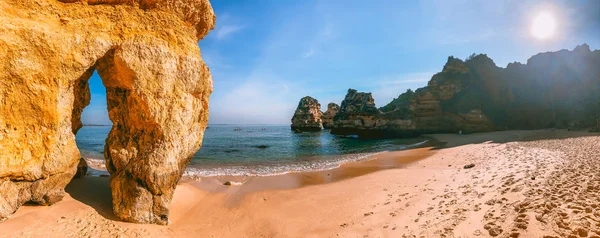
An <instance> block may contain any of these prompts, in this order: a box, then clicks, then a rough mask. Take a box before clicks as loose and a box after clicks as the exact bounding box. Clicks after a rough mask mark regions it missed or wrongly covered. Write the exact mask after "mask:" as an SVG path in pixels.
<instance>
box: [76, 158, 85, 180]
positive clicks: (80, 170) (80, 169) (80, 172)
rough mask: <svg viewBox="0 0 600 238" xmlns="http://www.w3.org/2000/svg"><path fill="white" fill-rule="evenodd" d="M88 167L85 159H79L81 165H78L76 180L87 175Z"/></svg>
mask: <svg viewBox="0 0 600 238" xmlns="http://www.w3.org/2000/svg"><path fill="white" fill-rule="evenodd" d="M87 171H88V165H87V162H86V161H85V159H84V158H81V159H79V163H78V164H77V172H75V176H73V178H74V179H76V178H83V177H85V175H86V174H87Z"/></svg>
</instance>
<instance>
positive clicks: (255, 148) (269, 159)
mask: <svg viewBox="0 0 600 238" xmlns="http://www.w3.org/2000/svg"><path fill="white" fill-rule="evenodd" d="M109 131H110V126H86V127H83V128H82V129H81V130H79V132H78V133H77V137H76V140H77V146H78V147H79V150H80V151H81V155H82V156H83V157H86V158H94V159H104V158H103V150H104V140H105V139H106V137H107V136H108V132H109ZM424 141H425V139H424V138H412V139H385V140H359V139H353V138H344V137H339V136H334V135H331V134H329V130H324V131H321V132H306V133H294V132H292V131H291V130H290V127H289V126H288V125H209V127H208V129H206V131H205V134H204V141H203V144H202V148H201V149H200V150H199V151H198V152H197V153H196V154H195V155H194V158H193V160H192V162H191V163H190V165H189V166H188V171H187V172H188V174H195V175H198V176H217V175H273V174H282V173H287V172H291V171H312V170H323V169H330V168H335V167H337V166H339V165H340V164H341V163H344V162H348V161H358V160H364V159H368V158H369V157H370V156H371V155H373V154H375V153H377V152H381V151H391V150H402V149H407V148H414V147H417V146H419V145H421V144H422V143H423V142H424ZM265 147H266V148H265Z"/></svg>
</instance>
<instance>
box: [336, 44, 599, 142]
mask: <svg viewBox="0 0 600 238" xmlns="http://www.w3.org/2000/svg"><path fill="white" fill-rule="evenodd" d="M598 65H600V51H599V50H595V51H591V50H590V49H589V46H588V45H585V44H584V45H582V46H578V47H576V48H575V49H574V50H573V51H568V50H561V51H558V52H548V53H541V54H538V55H536V56H533V57H531V58H530V59H529V60H528V61H527V64H520V63H512V64H509V65H508V66H507V67H506V68H500V67H497V66H496V65H495V63H494V62H493V61H492V60H491V59H490V58H488V57H487V56H486V55H484V54H480V55H472V56H471V57H469V58H468V59H467V60H465V61H463V60H460V59H457V58H454V57H449V58H448V61H447V63H446V64H445V65H444V68H443V70H442V72H440V73H437V74H435V75H434V76H433V77H432V78H431V80H430V81H429V82H428V84H427V86H426V87H424V88H420V89H418V90H416V91H414V92H413V91H411V90H409V91H407V92H405V93H403V94H401V95H400V96H399V97H398V98H396V99H394V100H393V101H392V102H390V103H389V104H388V105H386V106H384V107H381V108H380V109H379V110H375V109H376V108H375V105H374V102H372V101H373V100H372V98H371V97H370V94H366V93H357V92H356V90H349V91H348V94H347V95H346V98H345V99H344V102H342V106H341V109H340V112H339V113H338V115H337V116H336V117H335V118H334V126H333V128H332V131H331V133H333V134H341V135H348V134H356V135H359V136H360V137H363V138H364V137H407V136H415V135H420V134H423V133H457V132H459V131H462V132H463V133H471V132H482V131H492V130H503V129H538V128H549V127H557V128H567V127H569V126H570V127H592V126H593V125H594V123H595V120H594V119H595V118H598V117H599V116H600V68H598V67H597V66H598ZM365 98H366V99H365ZM345 105H352V106H351V107H348V106H345Z"/></svg>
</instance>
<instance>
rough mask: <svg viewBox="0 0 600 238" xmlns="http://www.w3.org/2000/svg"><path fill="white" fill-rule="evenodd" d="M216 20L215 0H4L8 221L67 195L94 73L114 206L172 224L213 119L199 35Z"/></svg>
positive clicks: (1, 114)
mask: <svg viewBox="0 0 600 238" xmlns="http://www.w3.org/2000/svg"><path fill="white" fill-rule="evenodd" d="M214 23H215V16H214V14H213V12H212V8H211V6H210V3H209V2H208V0H127V1H125V0H87V1H85V0H83V1H77V0H63V1H62V2H59V1H56V0H3V1H1V2H0V191H1V192H0V219H5V218H7V217H8V216H9V215H10V214H11V213H13V212H14V211H15V210H16V209H17V208H18V207H19V206H20V205H22V204H23V203H25V202H34V203H38V204H42V205H49V204H53V203H55V202H57V201H59V200H61V199H62V197H63V196H64V187H65V186H66V185H67V183H68V182H69V181H70V180H71V178H72V177H73V175H74V174H75V172H76V168H77V164H78V162H79V159H80V156H79V151H78V149H77V146H76V144H75V133H76V132H77V130H78V129H79V128H80V127H81V122H80V116H81V112H82V110H83V108H84V107H85V106H86V105H87V104H89V100H90V98H89V97H90V96H89V88H88V84H87V81H88V79H89V78H90V76H91V75H92V73H93V71H94V70H97V71H98V73H99V75H100V76H101V78H102V81H103V84H104V86H105V87H106V94H107V103H108V111H109V117H110V119H111V121H112V122H113V127H112V130H111V131H110V134H109V136H108V138H107V140H106V147H105V150H104V155H105V157H106V167H107V168H108V171H109V172H110V174H111V178H110V186H111V189H112V196H113V208H114V212H115V214H116V215H117V216H118V217H119V218H121V219H123V220H125V221H132V222H140V223H157V224H167V223H168V222H169V209H168V206H169V203H170V201H171V198H172V196H173V190H174V189H175V185H176V184H177V182H178V180H179V179H180V177H181V174H182V171H183V169H184V168H185V166H186V164H187V163H188V162H189V160H190V159H191V158H192V155H193V154H194V153H195V152H196V151H197V150H198V148H199V147H200V145H201V142H202V137H203V134H204V129H205V127H206V122H207V119H208V100H209V96H210V94H211V92H212V79H211V76H210V73H209V70H208V67H207V66H206V65H205V64H204V62H203V61H202V58H201V55H200V49H199V47H198V44H197V42H198V39H201V38H202V37H203V36H204V35H206V34H207V33H208V32H209V31H210V30H211V29H212V28H213V26H214Z"/></svg>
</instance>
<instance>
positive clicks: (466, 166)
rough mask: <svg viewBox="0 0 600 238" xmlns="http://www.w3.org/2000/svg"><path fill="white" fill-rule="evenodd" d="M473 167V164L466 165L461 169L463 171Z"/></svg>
mask: <svg viewBox="0 0 600 238" xmlns="http://www.w3.org/2000/svg"><path fill="white" fill-rule="evenodd" d="M473 167H475V164H467V165H465V167H463V168H465V169H470V168H473Z"/></svg>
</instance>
